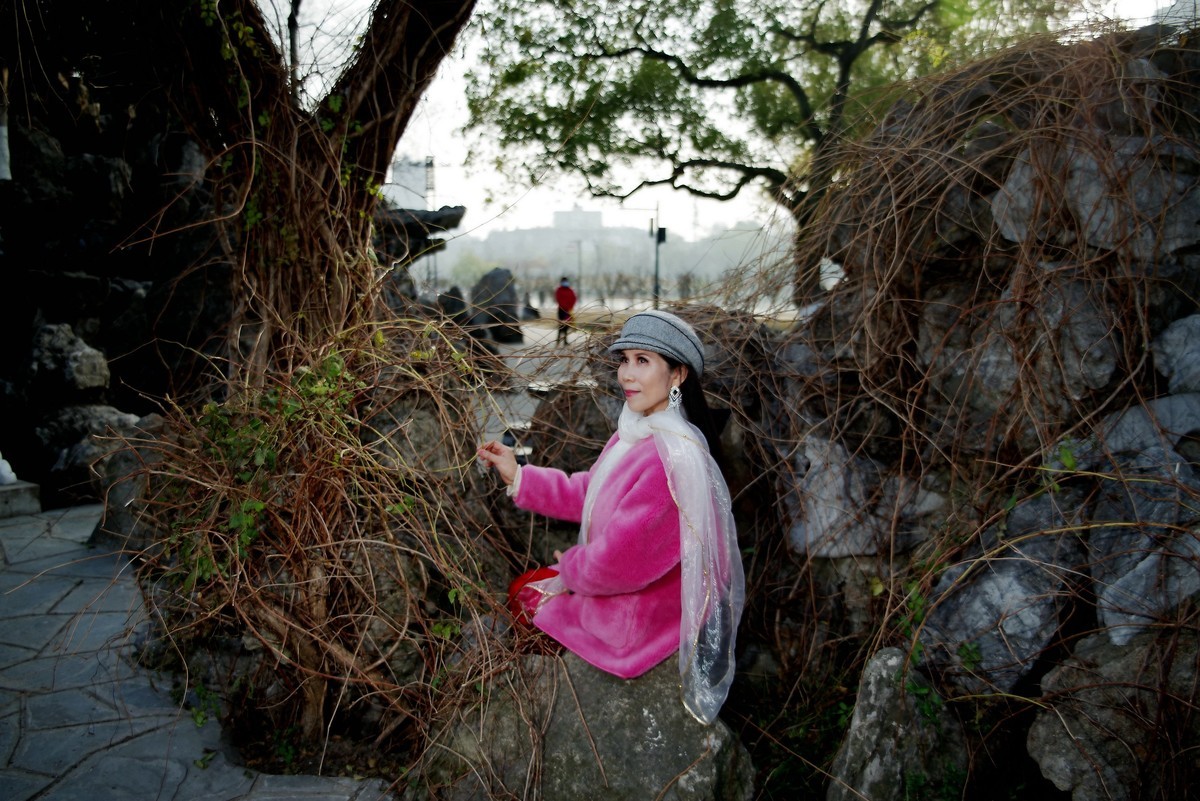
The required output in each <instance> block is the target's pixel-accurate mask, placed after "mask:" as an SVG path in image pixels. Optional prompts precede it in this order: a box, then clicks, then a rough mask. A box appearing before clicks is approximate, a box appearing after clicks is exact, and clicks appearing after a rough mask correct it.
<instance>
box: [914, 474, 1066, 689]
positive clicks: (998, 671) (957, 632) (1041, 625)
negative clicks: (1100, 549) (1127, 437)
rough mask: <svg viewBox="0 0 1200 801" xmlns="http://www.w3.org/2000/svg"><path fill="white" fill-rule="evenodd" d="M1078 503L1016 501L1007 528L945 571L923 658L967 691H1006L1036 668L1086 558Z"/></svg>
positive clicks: (924, 632) (933, 600)
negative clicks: (1072, 580) (1078, 533)
mask: <svg viewBox="0 0 1200 801" xmlns="http://www.w3.org/2000/svg"><path fill="white" fill-rule="evenodd" d="M1077 503H1078V499H1077V498H1076V497H1074V496H1072V495H1069V494H1068V495H1066V496H1065V497H1062V498H1059V497H1057V496H1055V495H1050V494H1047V495H1042V496H1039V497H1037V498H1035V499H1033V500H1031V501H1028V502H1026V503H1024V504H1021V505H1019V506H1017V507H1016V508H1015V509H1014V510H1013V511H1012V512H1011V513H1010V515H1009V517H1008V519H1007V520H1006V521H1005V524H1004V531H1003V532H1000V531H998V530H997V529H992V530H990V531H989V532H987V533H986V534H985V536H984V538H983V539H984V541H985V542H987V543H988V545H987V547H985V548H982V549H981V552H978V553H976V554H975V555H974V556H973V557H972V558H969V559H966V560H964V561H963V562H960V563H959V564H957V565H954V566H952V567H951V568H949V569H948V570H946V571H945V572H944V573H943V574H942V575H941V577H940V578H939V580H938V583H937V585H936V586H935V587H934V589H933V591H932V592H931V593H930V611H929V613H928V615H927V616H926V618H925V625H924V627H922V629H921V632H920V637H919V639H920V642H921V645H922V654H923V658H924V660H925V661H924V662H923V664H925V665H928V666H929V667H930V669H931V670H936V671H937V673H938V675H939V676H941V677H942V678H943V680H945V681H946V682H948V683H949V684H950V685H951V686H954V687H956V688H957V689H959V690H961V691H962V692H964V693H968V694H978V693H989V692H997V691H999V692H1007V691H1009V690H1011V689H1012V688H1013V686H1014V685H1015V684H1016V682H1017V680H1018V679H1020V678H1021V677H1022V676H1024V675H1026V674H1027V673H1028V672H1029V671H1030V670H1031V669H1032V668H1033V666H1034V664H1035V663H1036V662H1037V660H1038V658H1039V657H1040V656H1041V655H1042V653H1043V652H1044V651H1045V650H1046V648H1047V647H1048V646H1049V645H1050V643H1051V641H1052V639H1053V638H1054V636H1055V633H1056V632H1057V630H1058V622H1059V619H1060V616H1061V614H1062V606H1063V604H1064V603H1065V599H1066V598H1067V597H1068V594H1069V593H1067V592H1066V590H1067V589H1068V581H1069V580H1070V577H1071V576H1072V575H1074V574H1076V572H1077V571H1078V566H1079V565H1080V564H1081V563H1082V562H1083V553H1082V550H1081V549H1080V547H1079V545H1078V542H1077V541H1076V538H1075V536H1074V534H1073V533H1072V532H1074V531H1076V530H1078V522H1077V521H1075V522H1072V519H1073V518H1074V516H1075V515H1074V512H1073V511H1072V510H1073V509H1074V508H1075V507H1076V506H1077Z"/></svg>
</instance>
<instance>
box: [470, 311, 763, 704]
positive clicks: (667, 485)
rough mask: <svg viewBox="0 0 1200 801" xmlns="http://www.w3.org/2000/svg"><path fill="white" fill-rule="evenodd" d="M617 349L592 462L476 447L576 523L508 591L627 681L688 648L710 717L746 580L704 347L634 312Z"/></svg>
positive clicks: (523, 490) (537, 622) (573, 646)
mask: <svg viewBox="0 0 1200 801" xmlns="http://www.w3.org/2000/svg"><path fill="white" fill-rule="evenodd" d="M609 350H610V352H612V353H614V354H617V355H618V357H619V359H620V364H619V366H618V368H617V380H618V382H619V384H620V386H621V388H622V390H623V392H624V394H625V406H624V408H623V409H622V411H621V416H620V419H619V421H618V425H617V432H616V433H615V434H613V436H612V438H611V439H609V441H608V443H607V444H606V445H605V446H604V449H603V451H602V452H601V454H600V457H599V458H598V459H597V460H596V463H595V464H594V465H593V466H592V468H591V469H590V470H587V471H585V472H580V473H573V474H567V473H564V472H562V471H561V470H554V469H550V468H544V467H535V466H532V465H525V466H520V465H518V464H517V461H516V458H515V456H514V454H513V452H512V449H511V448H508V447H506V446H504V445H502V444H500V443H498V442H489V443H487V444H485V445H483V446H482V447H481V448H480V449H479V452H478V453H479V458H480V459H481V460H483V462H484V463H486V464H487V465H489V466H491V467H492V468H494V469H495V470H496V471H497V473H498V474H499V476H500V478H501V480H503V481H504V483H505V484H506V485H507V486H508V493H509V494H510V495H511V496H512V497H513V500H514V501H515V503H516V504H517V505H518V506H520V507H521V508H523V509H526V510H528V511H531V512H535V513H538V514H543V515H546V516H548V517H554V518H557V519H561V520H570V521H574V522H578V523H579V524H580V532H579V543H578V544H577V545H575V546H573V547H571V548H568V549H567V550H566V551H565V552H562V553H555V558H556V559H558V563H557V564H556V565H554V566H553V567H551V568H541V569H539V570H537V571H530V573H527V574H525V575H524V576H522V577H521V579H518V581H517V582H514V588H513V598H512V600H513V601H514V602H515V604H516V605H517V607H518V612H519V613H520V616H526V615H528V616H531V617H532V622H533V625H534V626H536V627H537V628H539V629H541V630H542V631H544V632H545V633H546V634H548V635H550V636H551V637H553V638H554V639H555V640H557V641H558V642H560V643H562V644H563V645H564V646H565V647H567V648H568V649H570V650H571V651H572V652H574V653H575V654H577V655H579V656H580V657H581V658H583V659H584V660H586V661H587V662H589V663H591V664H592V665H595V666H596V667H598V668H600V669H601V670H605V671H607V672H609V673H612V674H614V675H616V676H620V677H622V678H634V677H636V676H640V675H641V674H643V673H645V672H646V671H648V670H650V668H652V667H654V666H655V665H657V664H659V663H660V662H662V661H663V660H664V659H666V658H668V657H670V656H671V655H672V654H675V653H678V654H679V670H680V678H681V693H682V698H683V703H684V705H685V706H686V707H687V709H688V710H689V711H690V712H691V713H692V714H693V715H695V716H696V717H697V718H698V719H699V720H701V721H703V722H705V723H710V722H712V720H714V719H715V718H716V716H717V712H718V711H719V710H720V708H721V705H722V704H723V703H724V701H725V697H726V695H727V694H728V691H729V685H730V683H731V682H732V680H733V675H734V642H735V635H736V631H737V624H738V621H739V619H740V617H741V612H742V606H743V601H744V578H743V574H742V565H741V557H740V554H739V551H738V547H737V535H736V531H735V528H734V524H733V516H732V512H731V507H730V500H729V490H728V488H727V487H726V485H725V481H724V479H723V478H722V476H721V472H720V470H719V468H718V467H717V464H716V462H715V460H714V459H713V457H712V454H711V451H710V447H709V445H710V443H711V444H712V446H713V447H714V448H715V447H716V432H715V431H712V430H711V421H710V415H709V410H708V406H707V404H706V403H705V401H704V395H703V391H702V390H701V388H700V383H699V377H700V375H701V374H702V373H703V371H704V350H703V347H702V345H701V343H700V339H699V337H697V336H696V333H695V332H694V331H693V330H692V328H691V326H689V325H688V324H687V323H686V322H684V321H683V320H681V319H680V318H678V317H676V316H675V315H673V314H668V313H666V312H660V311H647V312H640V313H638V314H635V315H633V316H632V317H630V318H629V320H628V321H627V322H626V323H625V325H624V327H623V328H622V329H621V334H620V336H619V337H618V338H617V341H616V342H614V343H613V344H612V345H611V346H610V347H609ZM689 420H692V421H694V422H695V423H697V424H699V426H701V427H698V426H697V425H696V424H693V422H689ZM705 429H709V430H705Z"/></svg>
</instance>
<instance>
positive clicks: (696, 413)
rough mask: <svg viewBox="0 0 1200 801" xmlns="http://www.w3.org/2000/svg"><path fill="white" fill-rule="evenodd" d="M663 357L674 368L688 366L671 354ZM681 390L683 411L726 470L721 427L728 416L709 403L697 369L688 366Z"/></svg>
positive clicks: (718, 462) (710, 451)
mask: <svg viewBox="0 0 1200 801" xmlns="http://www.w3.org/2000/svg"><path fill="white" fill-rule="evenodd" d="M663 358H664V359H665V360H666V362H667V365H668V366H669V367H670V368H671V369H672V370H674V369H675V368H677V367H687V365H685V364H682V363H681V362H677V361H675V360H674V359H672V358H671V357H670V356H663ZM679 391H680V392H682V393H683V397H682V401H683V411H684V414H685V415H686V417H687V419H688V422H689V423H691V424H692V425H694V426H695V427H696V428H698V429H700V433H701V434H703V435H704V439H705V440H706V441H707V442H708V452H709V453H711V454H712V457H713V459H715V460H716V462H717V464H718V465H719V466H720V467H721V468H722V470H724V468H725V452H724V449H722V448H721V429H722V428H724V423H725V420H726V418H725V417H724V416H719V415H718V414H717V413H716V412H714V411H713V409H712V407H710V406H709V405H708V400H707V399H706V398H705V397H704V387H702V386H701V385H700V376H698V375H696V371H695V370H693V369H692V368H690V367H688V371H687V378H685V379H684V380H683V383H682V384H680V386H679Z"/></svg>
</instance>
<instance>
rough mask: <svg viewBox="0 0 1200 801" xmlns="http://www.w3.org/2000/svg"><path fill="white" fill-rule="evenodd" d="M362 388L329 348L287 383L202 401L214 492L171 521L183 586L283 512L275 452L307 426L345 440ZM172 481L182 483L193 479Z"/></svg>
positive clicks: (203, 449) (226, 565) (232, 558)
mask: <svg viewBox="0 0 1200 801" xmlns="http://www.w3.org/2000/svg"><path fill="white" fill-rule="evenodd" d="M361 389H362V387H361V383H360V382H358V381H357V380H356V379H355V378H354V376H353V375H352V374H350V373H349V372H348V371H347V370H346V365H345V362H344V360H343V359H342V358H341V357H340V356H338V355H336V354H335V355H332V356H329V357H327V358H325V359H324V360H322V361H321V362H320V363H319V364H318V365H317V366H316V367H315V368H309V367H302V368H299V369H297V370H296V371H295V372H294V373H293V375H292V376H291V381H290V384H289V385H287V386H275V387H272V388H269V389H266V390H265V391H263V392H262V393H261V394H259V395H246V396H238V397H237V398H235V399H232V400H230V401H227V402H225V403H217V402H210V403H207V404H205V405H204V406H203V408H202V409H201V411H200V414H199V418H198V419H197V421H196V431H195V434H196V436H197V438H198V441H199V447H200V454H201V455H202V458H203V459H204V462H205V463H206V464H207V465H208V467H209V469H210V470H212V471H213V473H214V474H215V475H216V476H219V477H220V480H214V482H213V485H212V489H213V490H215V491H212V492H209V493H208V494H207V495H205V496H204V499H203V501H202V502H201V503H200V505H199V507H198V508H196V509H194V510H193V511H192V512H191V513H190V514H188V515H183V516H180V517H178V518H177V519H175V520H174V521H173V523H172V533H171V535H170V537H169V538H168V539H167V545H168V548H169V549H170V551H171V552H172V553H173V554H174V555H175V557H176V567H175V569H174V570H173V575H174V576H175V578H176V580H177V581H178V582H179V583H180V585H181V587H182V589H183V590H184V591H185V592H191V591H193V590H194V589H196V588H197V587H198V586H201V585H203V584H205V583H207V582H209V581H211V580H213V579H215V578H217V577H225V576H229V575H230V571H231V569H233V566H234V565H235V564H237V563H238V562H241V561H244V560H246V559H247V558H249V556H250V553H251V549H252V548H253V547H254V545H255V543H257V542H258V541H259V540H260V539H261V538H262V536H263V534H264V533H265V532H266V531H267V530H268V529H270V527H271V525H272V521H273V520H275V519H277V518H278V517H280V516H284V517H286V516H287V509H286V505H287V501H286V493H285V492H284V491H283V490H282V489H281V487H280V481H281V480H284V479H285V477H284V476H281V475H279V473H278V468H279V464H280V458H281V453H282V452H283V451H284V449H285V448H287V447H289V445H290V444H291V443H295V442H297V441H303V439H304V438H305V432H306V431H310V430H316V431H320V432H323V433H324V434H326V435H328V436H330V437H332V438H335V439H336V440H338V441H342V442H347V441H350V440H351V438H352V432H353V430H354V429H356V428H357V422H356V421H355V419H354V416H353V404H354V402H355V399H356V398H357V397H358V393H359V392H360V391H361ZM176 480H177V482H178V483H179V484H180V485H182V486H187V485H189V484H191V483H192V482H194V481H195V480H196V477H195V476H179V477H177V479H176ZM408 510H409V511H411V506H410V507H408Z"/></svg>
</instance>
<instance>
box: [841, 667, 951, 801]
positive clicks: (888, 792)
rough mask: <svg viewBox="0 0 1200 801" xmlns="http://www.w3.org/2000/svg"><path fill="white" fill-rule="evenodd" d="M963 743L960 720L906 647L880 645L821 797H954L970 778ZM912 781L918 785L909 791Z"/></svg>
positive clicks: (881, 800)
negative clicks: (913, 664)
mask: <svg viewBox="0 0 1200 801" xmlns="http://www.w3.org/2000/svg"><path fill="white" fill-rule="evenodd" d="M965 742H966V740H965V737H964V736H963V732H962V727H961V725H960V724H959V723H958V721H957V720H956V719H955V718H954V716H953V715H952V714H951V713H950V712H949V710H947V709H946V706H945V704H944V703H943V702H942V699H941V697H940V696H938V694H937V692H936V691H935V690H934V689H933V688H932V687H931V686H930V684H929V682H928V680H927V679H926V678H925V677H924V676H923V675H922V674H921V673H920V672H919V671H917V670H914V669H911V668H910V667H909V666H908V664H907V660H906V658H905V654H904V652H903V651H901V650H900V649H899V648H884V649H883V650H881V651H879V652H878V653H877V654H875V656H873V657H872V658H871V660H870V661H869V662H868V663H867V666H866V667H865V668H864V669H863V674H862V679H861V680H860V682H859V685H858V699H857V701H856V702H855V704H854V715H853V717H852V718H851V720H850V728H849V731H848V732H847V733H846V738H845V739H844V740H843V741H842V744H841V747H840V748H839V749H838V753H837V756H836V757H834V760H833V765H832V767H831V768H830V774H831V775H830V781H829V792H828V794H827V795H826V799H827V801H861V799H864V798H868V799H871V801H892V799H895V801H905V800H906V799H910V798H913V797H920V798H925V797H933V798H958V797H960V796H961V788H962V785H963V784H964V782H965V781H966V777H967V764H968V761H967V749H966V744H965ZM914 787H919V788H921V790H922V791H923V792H920V793H918V794H917V795H916V796H914V794H913V789H914ZM926 793H928V795H926Z"/></svg>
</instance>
